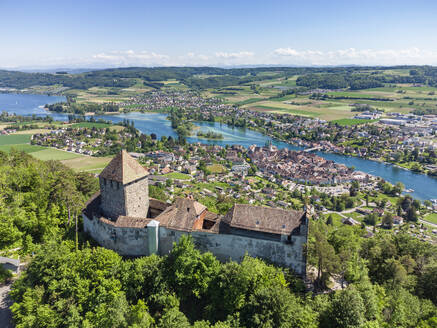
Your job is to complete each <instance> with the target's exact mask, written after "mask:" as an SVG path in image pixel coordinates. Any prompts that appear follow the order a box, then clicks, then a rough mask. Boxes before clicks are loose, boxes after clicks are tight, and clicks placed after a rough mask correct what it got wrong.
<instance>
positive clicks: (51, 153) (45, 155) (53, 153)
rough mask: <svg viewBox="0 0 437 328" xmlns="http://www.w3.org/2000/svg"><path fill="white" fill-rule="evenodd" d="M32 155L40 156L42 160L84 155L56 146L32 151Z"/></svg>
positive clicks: (60, 159)
mask: <svg viewBox="0 0 437 328" xmlns="http://www.w3.org/2000/svg"><path fill="white" fill-rule="evenodd" d="M32 156H33V157H35V158H38V159H40V160H42V161H49V160H59V161H62V160H65V159H72V158H77V157H83V155H80V154H75V153H70V152H66V151H63V150H58V149H54V148H47V149H43V150H39V151H35V152H32Z"/></svg>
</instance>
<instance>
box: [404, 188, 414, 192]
mask: <svg viewBox="0 0 437 328" xmlns="http://www.w3.org/2000/svg"><path fill="white" fill-rule="evenodd" d="M405 192H414V189H405Z"/></svg>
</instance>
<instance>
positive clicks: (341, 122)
mask: <svg viewBox="0 0 437 328" xmlns="http://www.w3.org/2000/svg"><path fill="white" fill-rule="evenodd" d="M376 121H377V120H360V119H356V118H342V119H339V120H334V121H331V122H332V123H337V124H338V125H341V126H348V125H359V124H366V123H373V122H376Z"/></svg>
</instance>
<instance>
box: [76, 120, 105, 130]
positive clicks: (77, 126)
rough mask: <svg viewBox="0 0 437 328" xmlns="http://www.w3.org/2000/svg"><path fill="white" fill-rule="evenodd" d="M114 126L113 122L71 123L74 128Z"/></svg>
mask: <svg viewBox="0 0 437 328" xmlns="http://www.w3.org/2000/svg"><path fill="white" fill-rule="evenodd" d="M110 126H112V124H107V123H97V122H81V123H74V124H72V125H71V127H72V128H89V129H91V128H98V129H101V128H108V127H110Z"/></svg>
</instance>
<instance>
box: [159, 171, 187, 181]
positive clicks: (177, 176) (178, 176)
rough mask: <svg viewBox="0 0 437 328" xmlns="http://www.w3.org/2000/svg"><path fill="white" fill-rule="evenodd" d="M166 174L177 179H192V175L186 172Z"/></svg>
mask: <svg viewBox="0 0 437 328" xmlns="http://www.w3.org/2000/svg"><path fill="white" fill-rule="evenodd" d="M164 176H165V177H167V178H170V179H176V180H190V179H191V176H190V175H188V174H184V173H179V172H171V173H167V174H164Z"/></svg>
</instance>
